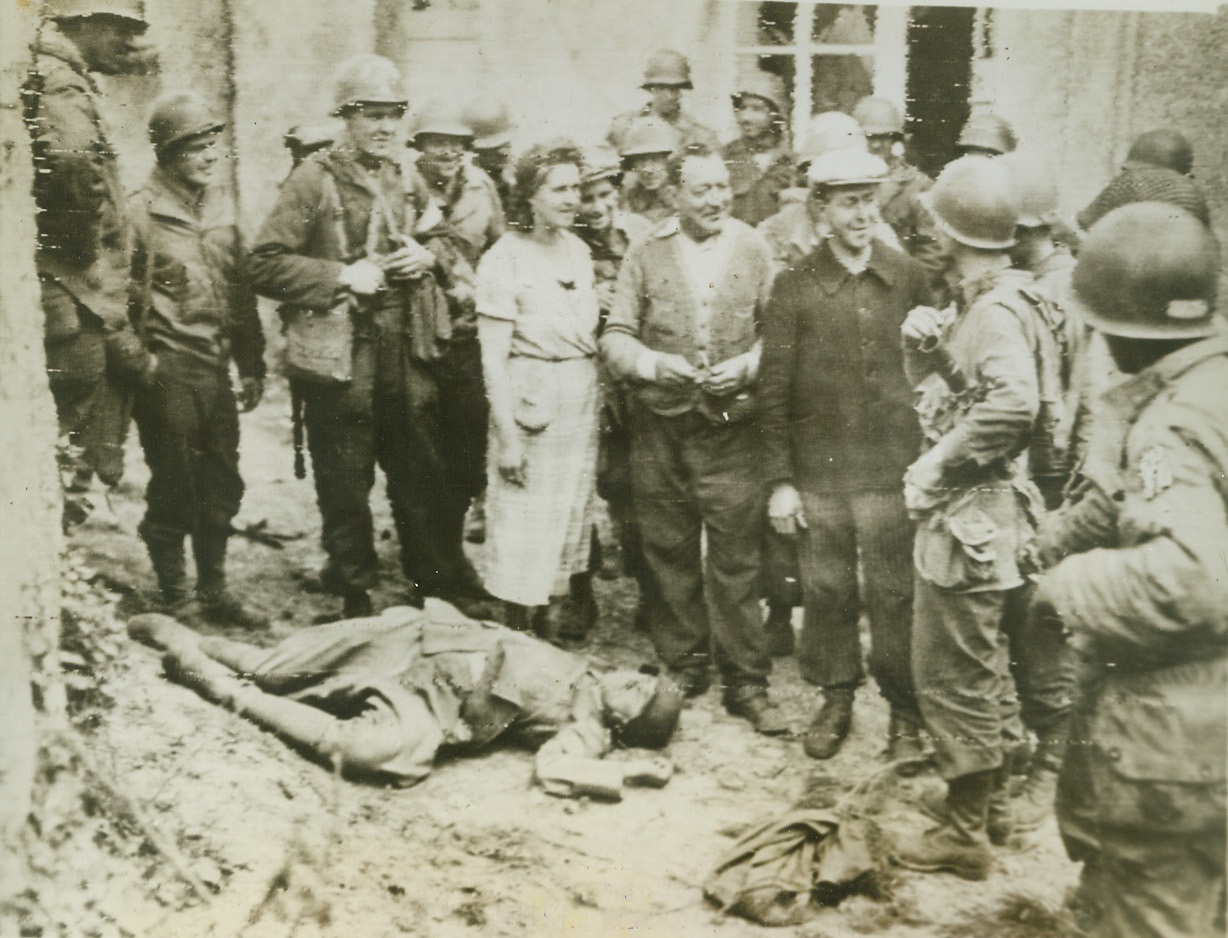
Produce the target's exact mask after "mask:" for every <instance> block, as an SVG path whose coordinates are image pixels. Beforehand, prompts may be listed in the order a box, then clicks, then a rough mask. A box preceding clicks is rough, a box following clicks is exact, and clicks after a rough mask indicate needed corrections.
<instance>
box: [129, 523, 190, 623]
mask: <svg viewBox="0 0 1228 938" xmlns="http://www.w3.org/2000/svg"><path fill="white" fill-rule="evenodd" d="M137 530H138V532H139V533H140V535H141V540H143V541H144V542H145V547H146V549H147V550H148V551H149V560H150V563H151V564H152V565H153V570H154V576H155V577H157V579H158V603H157V605H158V609H157V610H155V611H158V612H164V613H167V614H168V615H173V614H174V613H175V612H176V610H180V609H182V608H183V605H184V603H186V602H187V599H188V574H187V568H186V566H185V563H184V559H183V534H182V533H180V532H179V531H173V530H171V529H169V528H165V527H162V526H161V525H156V524H150V523H148V522H146V521H142V522H141V525H140V527H139V528H138V529H137Z"/></svg>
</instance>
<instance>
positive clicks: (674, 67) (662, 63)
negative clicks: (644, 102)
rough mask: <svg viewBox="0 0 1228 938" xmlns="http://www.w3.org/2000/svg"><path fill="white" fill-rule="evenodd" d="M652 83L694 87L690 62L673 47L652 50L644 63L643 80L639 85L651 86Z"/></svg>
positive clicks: (642, 86)
mask: <svg viewBox="0 0 1228 938" xmlns="http://www.w3.org/2000/svg"><path fill="white" fill-rule="evenodd" d="M653 85H671V86H673V87H675V88H693V87H695V86H694V85H692V84H691V63H690V62H688V61H687V60H686V56H685V55H683V54H682V53H681V52H675V51H674V50H673V49H659V50H658V51H656V52H654V53H653V54H652V55H651V56H650V57H649V59H648V62H647V63H646V64H645V65H644V80H643V82H641V84H640V87H641V88H651V87H652V86H653Z"/></svg>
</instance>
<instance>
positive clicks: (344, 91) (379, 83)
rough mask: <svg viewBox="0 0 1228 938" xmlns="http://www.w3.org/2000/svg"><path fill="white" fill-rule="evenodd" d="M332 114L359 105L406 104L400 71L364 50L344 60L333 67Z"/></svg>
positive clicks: (378, 56) (382, 58) (338, 114)
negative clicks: (334, 72) (334, 69)
mask: <svg viewBox="0 0 1228 938" xmlns="http://www.w3.org/2000/svg"><path fill="white" fill-rule="evenodd" d="M333 104H334V107H333V110H332V116H333V117H341V116H342V115H343V113H344V112H345V111H348V110H349V109H351V108H354V107H357V106H359V105H362V104H391V105H394V106H397V107H402V108H404V107H408V106H409V97H408V96H407V95H406V94H405V85H404V83H403V82H402V81H401V73H400V72H399V71H398V70H397V67H396V66H395V65H393V64H392V63H391V62H390V61H388V60H387V59H386V58H384V57H383V56H380V55H371V54H369V53H364V54H362V55H355V56H353V57H352V58H349V59H346V60H345V62H343V63H342V64H341V67H340V68H339V69H338V70H337V81H336V85H335V86H334V94H333Z"/></svg>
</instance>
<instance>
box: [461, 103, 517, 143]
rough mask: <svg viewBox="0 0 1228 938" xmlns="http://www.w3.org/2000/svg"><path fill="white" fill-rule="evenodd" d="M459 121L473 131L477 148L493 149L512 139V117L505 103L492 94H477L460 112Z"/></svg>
mask: <svg viewBox="0 0 1228 938" xmlns="http://www.w3.org/2000/svg"><path fill="white" fill-rule="evenodd" d="M461 122H462V123H464V124H468V125H469V128H470V130H471V131H472V132H473V137H474V140H473V146H474V149H477V150H494V149H496V148H498V147H501V146H505V145H506V144H508V143H510V142H511V140H512V119H511V117H509V116H508V113H507V105H506V104H504V103H503V102H502V101H501V100H500V99H499V98H496V97H495V96H494V95H488V94H484V95H479V96H478V97H476V98H474V99H472V100H471V101H470V102H469V103H468V104H467V105H466V106H465V108H464V110H463V111H462V112H461Z"/></svg>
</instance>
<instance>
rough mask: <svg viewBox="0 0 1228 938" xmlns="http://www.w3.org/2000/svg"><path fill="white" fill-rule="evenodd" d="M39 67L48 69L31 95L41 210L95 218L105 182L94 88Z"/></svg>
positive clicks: (56, 69)
mask: <svg viewBox="0 0 1228 938" xmlns="http://www.w3.org/2000/svg"><path fill="white" fill-rule="evenodd" d="M40 64H41V65H42V67H43V68H44V69H45V70H44V71H43V72H42V73H41V74H39V75H37V76H35V77H34V78H32V80H31V90H30V92H29V93H30V95H31V97H32V99H33V102H32V107H33V108H35V111H34V114H35V117H34V121H33V133H34V155H35V162H36V164H37V170H38V183H37V184H36V187H35V191H36V192H37V193H38V194H39V195H40V196H41V198H40V200H39V207H40V208H42V209H44V210H51V211H62V212H66V213H67V212H80V213H81V214H80V215H77V216H76V217H77V218H78V220H81V219H85V218H91V217H94V216H96V215H97V213H98V207H97V202H98V196H99V193H100V192H101V190H102V188H103V187H104V186H105V182H104V180H103V179H102V175H101V172H100V167H99V163H98V157H99V154H98V153H97V152H96V145H97V144H98V143H99V141H100V133H99V129H98V123H97V120H96V115H95V112H94V105H93V102H92V100H91V98H90V95H89V89H88V88H87V87H86V85H85V79H84V78H82V77H81V76H79V75H77V74H76V73H75V72H73V71H72V70H71V69H69V68H67V67H63V66H56V65H53V64H47V63H45V62H40ZM35 89H36V90H35Z"/></svg>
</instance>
